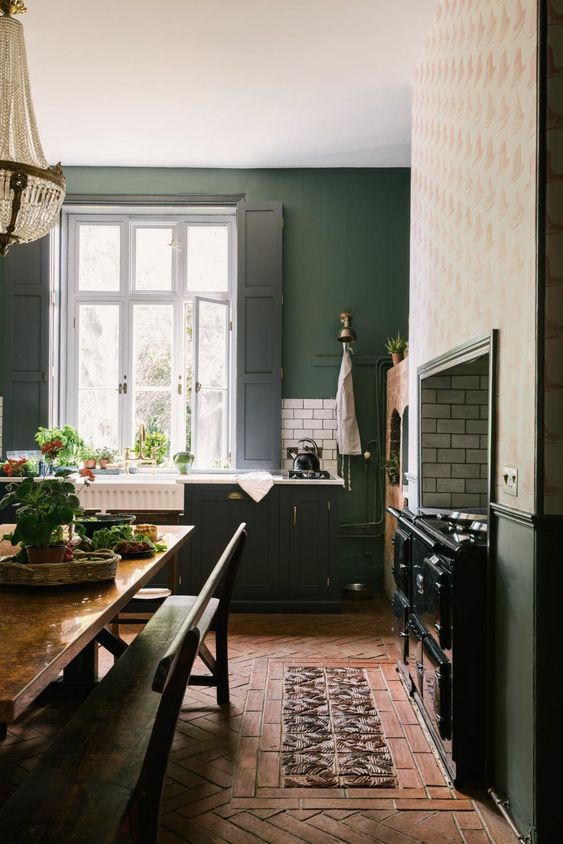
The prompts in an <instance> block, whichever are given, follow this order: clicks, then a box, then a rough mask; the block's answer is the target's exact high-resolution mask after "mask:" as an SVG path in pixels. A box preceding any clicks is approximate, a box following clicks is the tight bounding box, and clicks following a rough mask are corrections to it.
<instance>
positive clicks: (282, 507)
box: [179, 484, 340, 612]
mask: <svg viewBox="0 0 563 844" xmlns="http://www.w3.org/2000/svg"><path fill="white" fill-rule="evenodd" d="M339 492H340V490H339V489H338V488H337V487H319V486H315V485H314V484H307V485H303V486H299V487H294V486H289V485H281V486H275V487H273V488H272V489H271V490H270V491H269V492H268V494H267V495H266V496H265V497H264V498H263V499H262V501H260V502H258V503H257V502H255V501H253V500H252V499H251V498H250V497H249V496H248V495H247V494H246V493H245V492H243V491H242V490H241V489H240V487H238V486H236V485H234V484H186V488H185V503H184V517H183V523H184V524H189V525H194V526H195V530H194V532H193V534H192V536H191V538H190V540H189V542H188V543H187V546H186V547H185V549H184V550H183V552H182V564H181V576H182V582H181V584H180V588H179V591H180V592H183V593H187V594H194V593H197V592H198V591H199V589H200V588H201V586H202V585H203V583H204V582H205V579H206V577H207V576H208V574H209V572H210V571H211V569H212V567H213V566H214V565H215V563H216V562H217V560H218V559H219V556H220V555H221V552H222V551H223V549H224V548H225V546H226V544H227V542H228V541H229V539H230V538H231V536H232V535H233V533H234V532H235V530H236V529H237V527H238V526H239V524H240V523H241V522H246V526H247V532H248V540H247V543H246V547H245V550H244V554H243V557H242V560H241V565H240V570H239V573H238V576H237V580H236V584H235V590H234V593H233V601H232V609H233V610H235V611H239V612H338V611H339V609H340V602H339V598H338V587H337V579H338V578H337V572H336V566H337V556H336V555H337V522H338V516H337V502H338V495H339Z"/></svg>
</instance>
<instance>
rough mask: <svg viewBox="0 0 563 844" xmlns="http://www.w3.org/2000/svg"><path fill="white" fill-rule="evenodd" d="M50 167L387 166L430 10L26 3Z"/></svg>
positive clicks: (347, 5)
mask: <svg viewBox="0 0 563 844" xmlns="http://www.w3.org/2000/svg"><path fill="white" fill-rule="evenodd" d="M27 5H28V12H27V14H26V15H23V16H22V17H21V18H20V20H21V21H22V23H23V25H24V29H25V37H26V43H27V51H28V60H29V67H30V76H31V86H32V93H33V99H34V102H35V109H36V113H37V120H38V124H39V131H40V135H41V138H42V141H43V146H44V148H45V153H46V155H47V158H48V160H49V162H50V163H54V162H55V161H59V160H62V162H63V164H66V165H128V166H151V167H156V166H164V167H176V166H181V167H392V166H408V165H409V162H410V83H411V79H412V75H413V71H414V68H415V66H416V63H417V61H418V59H419V57H420V55H421V51H422V49H423V46H424V40H425V38H426V35H427V34H428V32H429V31H430V28H431V25H432V19H433V13H434V10H435V8H436V6H437V0H160V2H155V0H94V2H92V0H27Z"/></svg>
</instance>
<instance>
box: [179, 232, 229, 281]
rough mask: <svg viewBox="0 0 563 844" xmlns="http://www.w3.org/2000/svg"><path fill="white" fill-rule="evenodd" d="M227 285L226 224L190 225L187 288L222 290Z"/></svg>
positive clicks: (227, 240)
mask: <svg viewBox="0 0 563 844" xmlns="http://www.w3.org/2000/svg"><path fill="white" fill-rule="evenodd" d="M228 289H229V230H228V228H227V226H196V225H193V226H188V290H190V291H194V292H198V293H222V292H227V290H228Z"/></svg>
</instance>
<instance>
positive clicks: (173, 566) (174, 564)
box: [167, 554, 178, 595]
mask: <svg viewBox="0 0 563 844" xmlns="http://www.w3.org/2000/svg"><path fill="white" fill-rule="evenodd" d="M167 568H168V588H169V589H170V591H171V592H172V594H173V595H175V594H176V586H177V583H178V581H177V579H176V575H177V568H178V556H177V554H174V556H173V557H172V558H171V560H169V562H168V566H167Z"/></svg>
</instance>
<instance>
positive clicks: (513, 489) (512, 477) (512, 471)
mask: <svg viewBox="0 0 563 844" xmlns="http://www.w3.org/2000/svg"><path fill="white" fill-rule="evenodd" d="M502 480H503V484H504V491H505V492H506V494H507V495H514V496H517V495H518V469H517V468H516V466H504V467H503V470H502Z"/></svg>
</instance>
